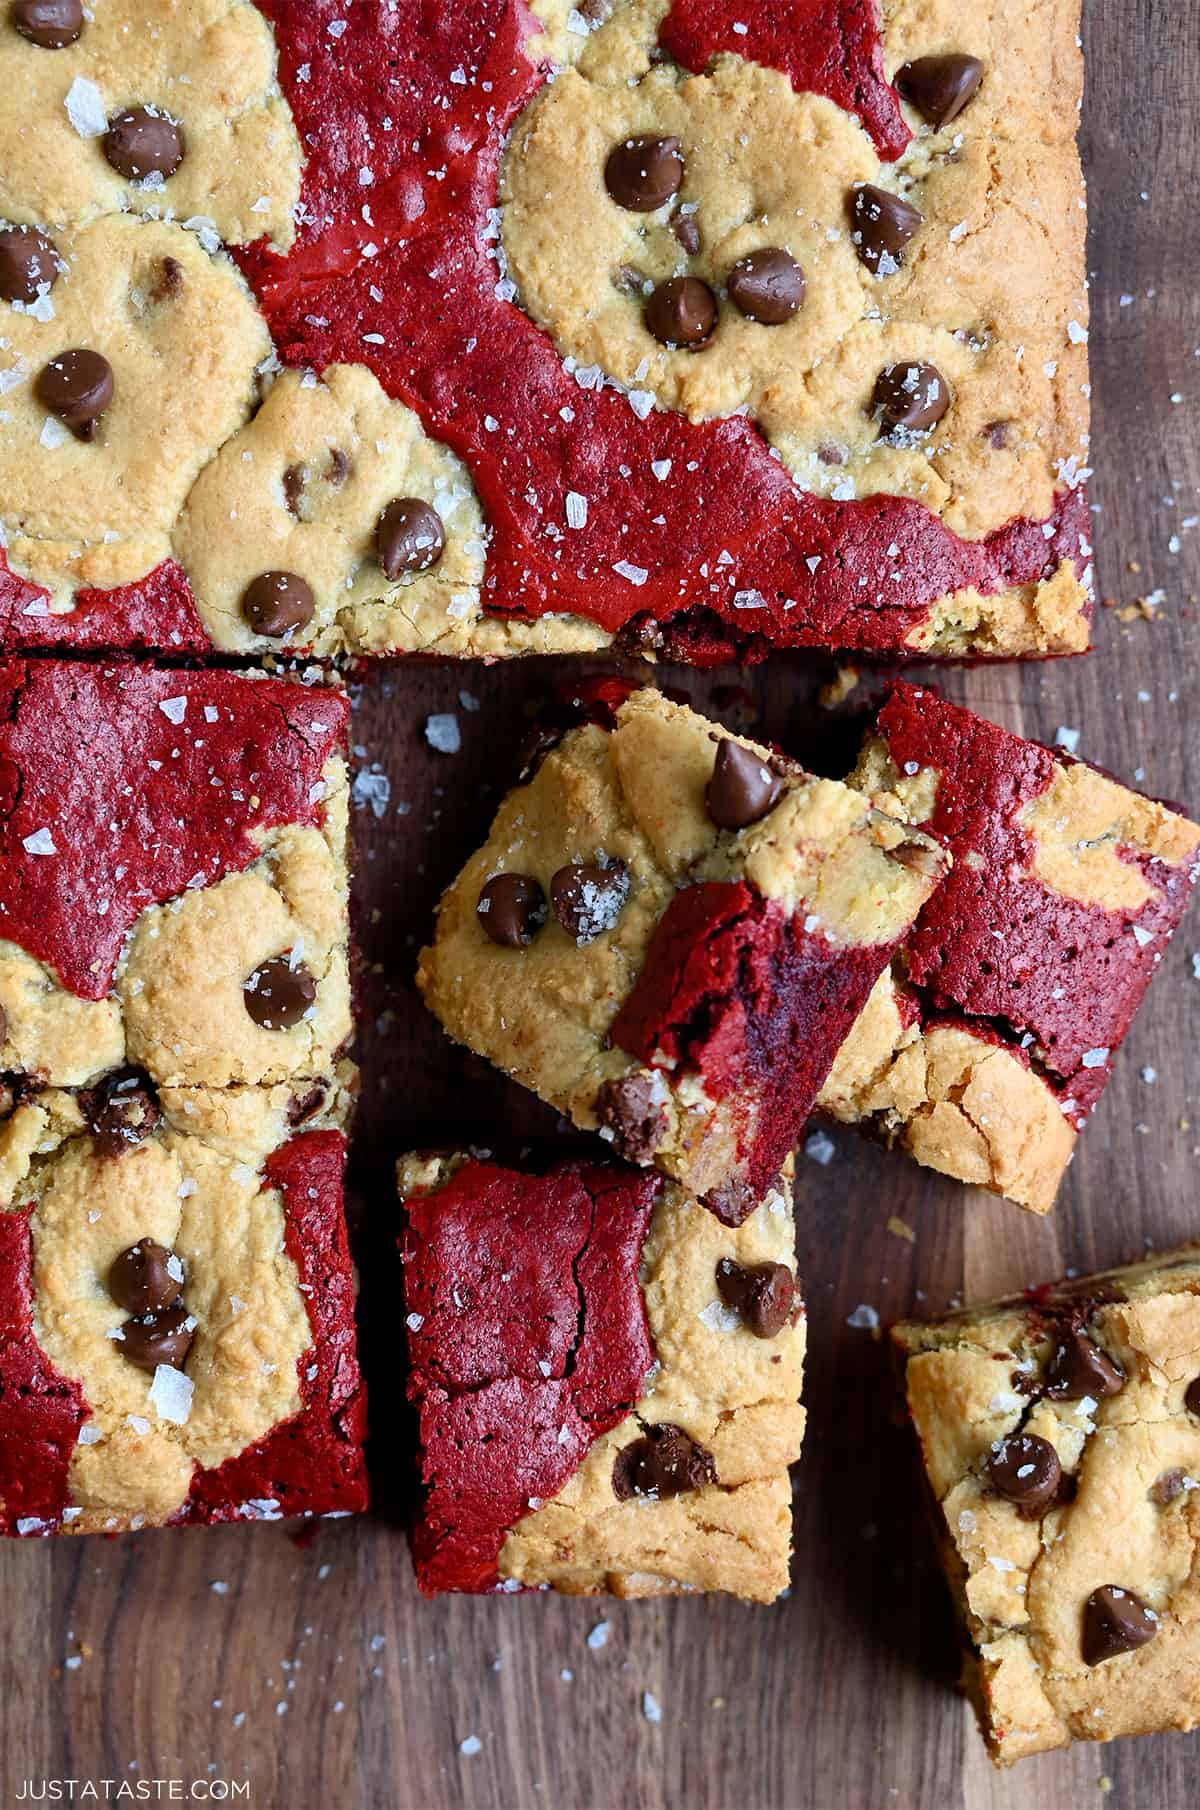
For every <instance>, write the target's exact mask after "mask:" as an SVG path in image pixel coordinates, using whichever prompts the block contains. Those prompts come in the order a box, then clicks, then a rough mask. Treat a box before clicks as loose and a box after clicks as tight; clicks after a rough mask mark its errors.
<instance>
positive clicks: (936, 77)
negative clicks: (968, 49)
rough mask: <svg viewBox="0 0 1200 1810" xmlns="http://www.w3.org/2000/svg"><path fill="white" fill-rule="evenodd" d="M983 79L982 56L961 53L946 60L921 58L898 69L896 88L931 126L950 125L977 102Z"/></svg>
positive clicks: (945, 58) (942, 58) (943, 58)
mask: <svg viewBox="0 0 1200 1810" xmlns="http://www.w3.org/2000/svg"><path fill="white" fill-rule="evenodd" d="M982 80H983V64H982V63H981V62H980V61H979V58H978V57H968V56H964V55H962V54H961V53H960V54H956V55H951V56H943V57H918V58H917V59H916V61H915V62H913V63H905V65H904V67H903V68H902V69H897V71H896V75H895V83H896V87H897V88H898V89H899V91H900V93H901V94H902V95H903V97H904V99H905V100H906V101H908V103H909V104H910V106H913V107H915V108H916V110H917V112H918V113H919V114H920V115H921V118H922V119H925V120H928V122H929V124H930V125H931V126H935V127H936V126H948V125H949V123H950V121H951V120H952V119H957V118H958V116H959V114H960V113H961V112H962V110H963V108H964V107H965V106H966V104H967V102H968V101H970V100H973V99H974V97H975V95H976V94H977V93H978V91H979V84H980V82H982Z"/></svg>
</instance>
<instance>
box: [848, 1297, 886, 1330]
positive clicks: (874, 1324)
mask: <svg viewBox="0 0 1200 1810" xmlns="http://www.w3.org/2000/svg"><path fill="white" fill-rule="evenodd" d="M846 1324H847V1326H853V1328H854V1330H855V1332H875V1331H877V1330H878V1327H879V1315H878V1314H877V1313H876V1311H875V1309H874V1308H873V1307H868V1306H867V1304H866V1302H865V1301H863V1302H860V1303H859V1305H858V1306H857V1307H856V1308H855V1309H854V1312H853V1313H852V1314H851V1315H850V1317H849V1319H848V1320H847V1321H846Z"/></svg>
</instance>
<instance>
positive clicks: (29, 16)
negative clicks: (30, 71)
mask: <svg viewBox="0 0 1200 1810" xmlns="http://www.w3.org/2000/svg"><path fill="white" fill-rule="evenodd" d="M9 17H10V18H11V20H12V22H13V25H14V27H15V28H16V30H17V31H19V32H20V34H21V36H22V37H23V38H27V39H28V40H29V42H30V43H31V44H36V45H37V46H38V48H39V49H40V50H65V49H66V47H67V45H68V44H74V43H75V41H76V39H77V38H78V37H79V34H80V33H81V32H82V30H83V4H82V0H13V5H12V10H11V12H10V14H9Z"/></svg>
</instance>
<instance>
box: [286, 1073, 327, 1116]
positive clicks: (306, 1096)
mask: <svg viewBox="0 0 1200 1810" xmlns="http://www.w3.org/2000/svg"><path fill="white" fill-rule="evenodd" d="M326 1093H327V1090H326V1087H325V1085H324V1083H323V1082H318V1083H317V1085H316V1086H315V1087H310V1088H308V1089H306V1091H305V1092H304V1093H302V1094H293V1095H292V1097H291V1099H290V1100H289V1101H288V1104H287V1122H288V1124H289V1125H292V1126H296V1125H303V1124H304V1122H305V1120H306V1119H311V1118H314V1117H315V1116H316V1114H317V1113H319V1112H320V1110H321V1108H322V1107H323V1106H324V1104H325V1099H326Z"/></svg>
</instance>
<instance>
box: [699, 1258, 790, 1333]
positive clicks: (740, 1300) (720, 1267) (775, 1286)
mask: <svg viewBox="0 0 1200 1810" xmlns="http://www.w3.org/2000/svg"><path fill="white" fill-rule="evenodd" d="M717 1293H718V1294H719V1295H720V1297H721V1299H722V1301H724V1303H725V1305H726V1307H732V1308H734V1309H736V1311H737V1312H738V1313H739V1314H740V1315H741V1317H742V1324H743V1325H744V1326H745V1327H746V1329H747V1331H748V1332H752V1333H753V1334H754V1336H755V1338H756V1339H773V1338H774V1337H775V1335H776V1334H777V1333H779V1332H782V1331H783V1328H784V1327H785V1326H786V1325H787V1323H788V1321H789V1320H790V1319H791V1317H792V1308H793V1307H794V1305H795V1301H796V1278H795V1276H793V1274H792V1272H791V1270H790V1269H789V1268H788V1267H787V1265H786V1264H785V1263H755V1264H751V1265H749V1266H744V1265H742V1264H740V1263H735V1262H734V1260H733V1258H732V1257H722V1258H721V1261H720V1262H719V1263H718V1264H717Z"/></svg>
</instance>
